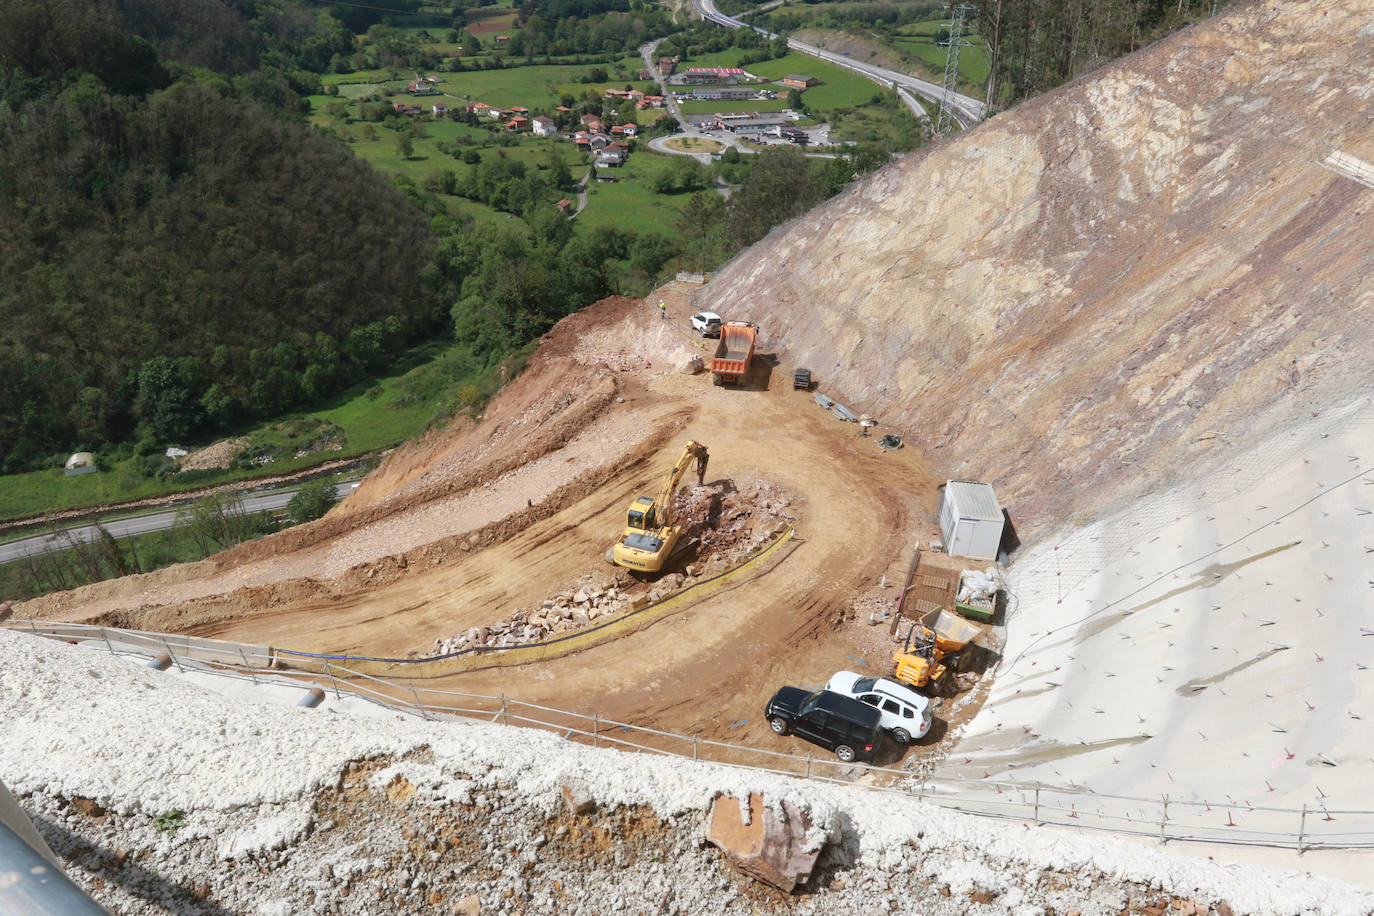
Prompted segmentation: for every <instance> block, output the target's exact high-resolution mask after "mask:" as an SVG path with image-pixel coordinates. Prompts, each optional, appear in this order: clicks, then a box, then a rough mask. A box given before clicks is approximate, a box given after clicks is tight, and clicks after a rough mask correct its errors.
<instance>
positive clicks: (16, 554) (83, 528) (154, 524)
mask: <svg viewBox="0 0 1374 916" xmlns="http://www.w3.org/2000/svg"><path fill="white" fill-rule="evenodd" d="M357 486H358V482H357V480H354V479H348V480H343V481H340V482H339V483H338V484H336V485H335V487H334V493H335V495H336V496H338V497H339V498H340V499H343V498H344V497H345V496H347V495H348V494H349V493H352V492H353V490H354V488H356V487H357ZM300 488H301V485H300V484H293V485H291V486H287V487H280V488H277V489H272V490H263V491H260V492H253V491H250V492H248V493H245V494H244V497H243V511H244V512H245V513H254V512H263V511H276V510H278V509H285V508H286V504H287V503H288V502H290V501H291V497H292V496H295V495H296V491H297V490H299V489H300ZM184 506H185V503H182V504H180V505H178V506H175V507H170V508H167V509H164V510H160V511H157V512H150V513H148V514H146V515H135V516H126V517H124V518H111V519H107V520H102V521H101V523H100V524H101V525H102V526H103V527H104V528H105V530H106V531H108V532H110V534H112V535H114V536H115V537H116V538H127V537H132V536H134V535H136V534H148V533H149V532H152V531H162V530H163V529H166V528H171V527H173V526H175V525H176V518H177V512H178V511H179V509H181V508H183V507H184ZM95 532H96V528H95V525H93V524H76V525H72V526H69V527H67V528H64V529H63V530H62V533H57V534H54V533H51V532H49V533H46V534H35V535H33V536H31V537H26V538H19V539H17V540H13V541H7V542H6V543H4V544H0V563H12V562H14V561H15V560H19V559H22V558H24V557H27V556H32V555H34V554H38V553H42V552H43V551H45V550H63V549H66V548H67V547H70V546H71V543H70V542H69V541H68V536H70V537H71V540H72V541H76V542H78V543H87V542H89V541H91V540H93V539H94V538H95Z"/></svg>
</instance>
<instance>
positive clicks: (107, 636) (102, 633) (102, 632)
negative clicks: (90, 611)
mask: <svg viewBox="0 0 1374 916" xmlns="http://www.w3.org/2000/svg"><path fill="white" fill-rule="evenodd" d="M100 638H101V639H103V640H105V648H107V649H109V650H110V654H111V655H114V654H115V653H114V646H112V645H110V634H108V633H106V632H105V628H104V627H101V628H100Z"/></svg>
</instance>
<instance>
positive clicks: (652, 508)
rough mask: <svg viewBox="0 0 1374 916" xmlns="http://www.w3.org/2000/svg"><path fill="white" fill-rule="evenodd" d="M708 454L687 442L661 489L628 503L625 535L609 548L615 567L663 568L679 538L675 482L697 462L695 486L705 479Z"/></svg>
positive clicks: (700, 445)
mask: <svg viewBox="0 0 1374 916" xmlns="http://www.w3.org/2000/svg"><path fill="white" fill-rule="evenodd" d="M709 458H710V455H708V454H707V452H706V446H704V445H702V444H701V443H700V442H697V441H695V440H692V441H689V442H688V443H687V446H686V447H685V448H684V449H683V450H682V457H680V458H678V460H677V464H675V465H673V469H672V470H671V471H669V472H668V476H667V477H666V478H665V479H664V481H663V489H661V490H659V493H658V496H656V497H650V496H638V497H636V498H635V501H634V502H632V503H630V512H629V516H628V518H627V520H626V522H625V532H624V534H622V535H621V536H620V540H618V541H616V543H615V547H613V548H611V560H612V562H614V563H615V565H617V566H623V567H625V568H626V569H633V570H635V571H637V572H658V571H659V570H661V569H663V567H664V564H666V563H667V562H668V558H669V557H671V556H672V555H673V550H674V548H676V547H677V542H678V538H680V537H682V527H681V526H680V525H674V524H673V492H674V491H675V490H677V485H678V482H679V481H681V480H682V475H683V474H685V473H686V472H687V467H688V466H689V465H690V464H691V463H692V462H693V461H694V460H695V461H696V463H697V486H701V485H702V484H703V483H704V482H705V480H706V462H707V460H708V459H709Z"/></svg>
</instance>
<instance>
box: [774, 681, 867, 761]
mask: <svg viewBox="0 0 1374 916" xmlns="http://www.w3.org/2000/svg"><path fill="white" fill-rule="evenodd" d="M763 714H764V715H765V716H767V717H768V727H769V728H771V729H773V731H774V732H775V733H776V734H779V735H786V734H787V733H789V732H795V733H796V735H797V737H798V738H805V739H806V740H807V741H810V742H811V743H812V744H819V745H820V746H821V747H823V748H825V749H826V750H828V751H834V752H835V756H836V757H838V758H840V759H841V760H843V761H844V762H845V763H850V762H852V761H855V760H871V759H872V758H873V756H874V755H875V754H876V753H877V752H878V746H879V744H880V743H881V742H882V729H881V728H879V722H881V721H882V714H881V713H880V712H878V710H876V709H874V708H873V707H872V706H869V705H867V704H865V703H861V702H859V701H858V700H855V699H853V698H851V697H847V696H843V695H842V694H838V693H832V692H831V691H829V690H813V691H810V692H807V691H805V690H802V689H801V688H800V687H783V688H782V689H780V690H779V691H778V692H777V693H775V694H773V699H771V700H769V701H768V705H767V706H765V707H764V709H763Z"/></svg>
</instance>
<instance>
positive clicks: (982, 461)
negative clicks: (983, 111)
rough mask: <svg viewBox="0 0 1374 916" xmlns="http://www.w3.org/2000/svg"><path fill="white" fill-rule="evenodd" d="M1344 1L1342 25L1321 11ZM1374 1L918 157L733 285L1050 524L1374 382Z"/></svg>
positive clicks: (1199, 33)
mask: <svg viewBox="0 0 1374 916" xmlns="http://www.w3.org/2000/svg"><path fill="white" fill-rule="evenodd" d="M1318 23H1320V25H1317V24H1318ZM1369 29H1370V26H1369V20H1368V8H1367V6H1366V5H1363V4H1355V3H1349V2H1338V0H1315V2H1311V3H1304V4H1296V5H1289V4H1285V5H1282V6H1278V7H1275V6H1273V5H1271V4H1264V5H1261V4H1249V5H1246V6H1244V7H1242V8H1240V9H1236V10H1234V11H1231V12H1228V13H1226V14H1224V15H1222V16H1220V17H1218V18H1216V19H1214V20H1210V21H1208V22H1205V23H1203V24H1201V25H1198V26H1196V27H1193V28H1191V29H1189V30H1186V31H1184V32H1181V33H1179V34H1178V35H1175V36H1173V37H1172V38H1170V39H1168V40H1167V41H1165V42H1162V43H1160V44H1159V45H1156V46H1153V47H1151V48H1149V49H1148V50H1146V51H1144V52H1141V53H1138V54H1136V55H1133V56H1131V57H1129V58H1126V59H1124V60H1122V61H1119V62H1117V63H1116V64H1114V65H1113V66H1111V67H1109V68H1106V69H1104V70H1102V71H1099V72H1097V73H1094V74H1092V75H1090V76H1089V77H1086V78H1083V79H1080V80H1078V81H1077V82H1075V83H1074V84H1072V85H1070V86H1068V87H1066V88H1065V89H1063V90H1061V91H1058V92H1055V93H1052V94H1050V95H1048V96H1045V97H1042V98H1040V99H1038V100H1035V101H1033V102H1031V103H1028V104H1026V105H1022V106H1020V107H1018V108H1016V109H1015V110H1013V111H1010V112H1008V113H1005V114H1001V115H998V116H996V117H994V118H993V119H991V120H990V121H988V122H986V123H984V124H983V125H981V126H979V127H978V128H977V129H975V130H973V131H971V132H969V133H967V134H964V135H962V136H961V137H959V138H958V140H957V141H949V142H945V143H942V144H939V145H936V146H934V147H931V148H928V149H927V150H924V151H921V152H918V153H914V154H912V155H911V156H909V157H907V158H906V159H904V160H902V161H900V162H898V163H894V164H893V165H891V166H889V167H888V168H886V169H884V170H883V171H881V172H879V173H877V174H876V175H874V176H873V177H871V178H870V179H869V180H867V181H865V182H862V183H860V184H859V185H857V186H856V187H854V188H853V189H852V190H850V191H849V192H847V193H845V194H843V195H841V196H840V197H838V198H836V199H834V200H832V201H830V202H829V203H828V204H826V205H823V206H822V207H821V208H820V209H818V210H817V211H814V212H813V213H811V214H808V216H807V217H806V218H805V219H804V220H802V221H800V222H798V223H796V224H793V225H789V226H786V227H783V228H780V229H779V230H777V231H775V232H774V233H773V234H772V235H770V236H769V237H768V238H767V239H766V240H765V241H763V242H762V243H760V244H759V245H757V246H755V247H754V248H752V249H750V250H749V251H748V252H746V253H745V254H744V255H742V256H741V257H740V258H739V259H737V260H736V261H735V262H734V263H733V264H731V265H729V266H728V267H727V268H726V269H725V270H723V271H722V272H720V273H719V274H718V275H717V277H716V279H715V280H714V281H713V282H712V283H711V284H710V285H709V286H708V287H707V288H706V289H704V290H703V291H702V294H701V296H700V299H701V301H702V302H703V304H705V303H706V302H711V303H714V302H720V301H726V302H731V303H733V304H734V307H735V309H736V313H737V314H740V315H741V316H742V317H745V318H748V319H752V320H755V321H760V322H762V323H763V324H764V326H765V327H766V328H768V329H769V330H770V331H771V332H772V334H773V335H774V337H773V339H774V340H775V341H776V342H777V343H778V345H779V347H780V349H781V350H782V351H783V352H784V354H785V358H788V359H794V360H795V361H797V362H799V363H804V364H806V365H809V366H810V367H811V368H812V369H814V370H815V371H816V372H817V374H818V376H819V378H820V379H821V380H822V383H823V385H825V386H826V387H827V389H828V390H831V391H832V392H833V393H836V394H837V395H841V394H842V395H844V396H846V397H847V398H848V399H849V400H850V401H851V406H855V407H856V408H857V409H862V410H867V411H869V412H871V413H874V414H876V415H878V416H880V417H883V418H884V419H886V420H888V421H889V422H891V423H893V424H895V425H897V426H899V427H901V428H902V429H903V430H904V431H905V432H907V433H908V434H909V435H910V436H911V438H912V441H914V442H916V443H917V444H919V445H920V446H922V447H923V448H926V449H929V450H930V451H931V454H932V457H933V458H934V459H935V460H936V462H937V463H938V464H939V465H940V466H941V467H942V468H943V469H944V470H945V472H946V473H948V474H950V475H951V476H959V477H969V478H977V479H983V480H988V481H990V482H992V483H994V484H995V485H996V486H997V487H998V492H999V495H1000V496H1001V497H1002V498H1003V501H1004V503H1005V504H1006V505H1009V506H1012V507H1013V510H1012V511H1013V515H1014V517H1015V519H1016V521H1017V522H1018V523H1019V524H1021V525H1023V526H1024V529H1025V531H1026V532H1027V533H1030V534H1034V533H1035V532H1037V531H1043V530H1045V528H1046V526H1050V525H1058V524H1061V523H1063V522H1065V521H1068V520H1071V519H1075V518H1079V519H1081V518H1083V517H1085V516H1089V515H1092V514H1093V513H1094V512H1095V511H1096V510H1098V509H1100V508H1103V507H1106V506H1109V505H1112V504H1114V503H1118V502H1119V501H1122V500H1127V499H1130V498H1131V497H1133V496H1135V495H1138V494H1140V493H1143V492H1147V491H1149V490H1150V489H1152V488H1155V487H1157V486H1160V485H1163V484H1167V483H1169V482H1171V481H1174V480H1176V479H1177V475H1178V469H1179V468H1180V467H1202V466H1206V465H1213V464H1219V463H1220V462H1223V461H1225V460H1227V456H1228V455H1229V454H1231V453H1232V452H1233V451H1234V450H1236V449H1239V448H1243V447H1244V446H1246V445H1248V444H1251V443H1254V442H1258V441H1262V439H1263V437H1266V436H1268V435H1271V434H1273V433H1274V432H1276V431H1280V430H1282V429H1284V428H1286V426H1287V424H1288V423H1290V422H1291V421H1292V420H1293V419H1294V418H1296V417H1303V416H1310V415H1311V414H1312V413H1313V412H1314V411H1318V412H1319V411H1321V410H1322V409H1324V408H1326V407H1328V406H1332V405H1335V404H1338V403H1343V402H1345V401H1348V400H1349V399H1351V398H1352V397H1353V396H1354V395H1355V394H1356V393H1357V392H1359V391H1360V390H1362V389H1363V388H1364V387H1365V386H1366V384H1367V382H1366V376H1367V368H1366V367H1367V366H1368V364H1369V362H1370V358H1371V357H1372V356H1374V334H1371V333H1370V326H1371V316H1374V270H1371V268H1372V267H1374V244H1371V242H1372V241H1374V232H1372V231H1371V226H1372V225H1374V221H1372V220H1371V219H1370V210H1371V206H1372V205H1371V191H1370V190H1369V189H1368V188H1366V187H1364V186H1363V185H1361V184H1359V183H1357V182H1355V181H1352V180H1351V179H1349V178H1347V177H1343V176H1341V175H1339V174H1336V173H1335V172H1332V171H1330V170H1328V169H1326V168H1323V167H1322V166H1321V164H1320V160H1321V159H1322V158H1323V156H1324V154H1325V152H1326V151H1327V150H1329V149H1330V148H1340V149H1344V150H1346V151H1348V152H1350V153H1352V154H1354V155H1356V156H1359V157H1362V158H1364V159H1365V160H1374V135H1371V134H1370V131H1369V129H1368V125H1369V123H1370V120H1369V119H1370V117H1371V116H1374V83H1371V81H1370V76H1369V74H1370V73H1371V72H1374V41H1371V40H1370V31H1369Z"/></svg>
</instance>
